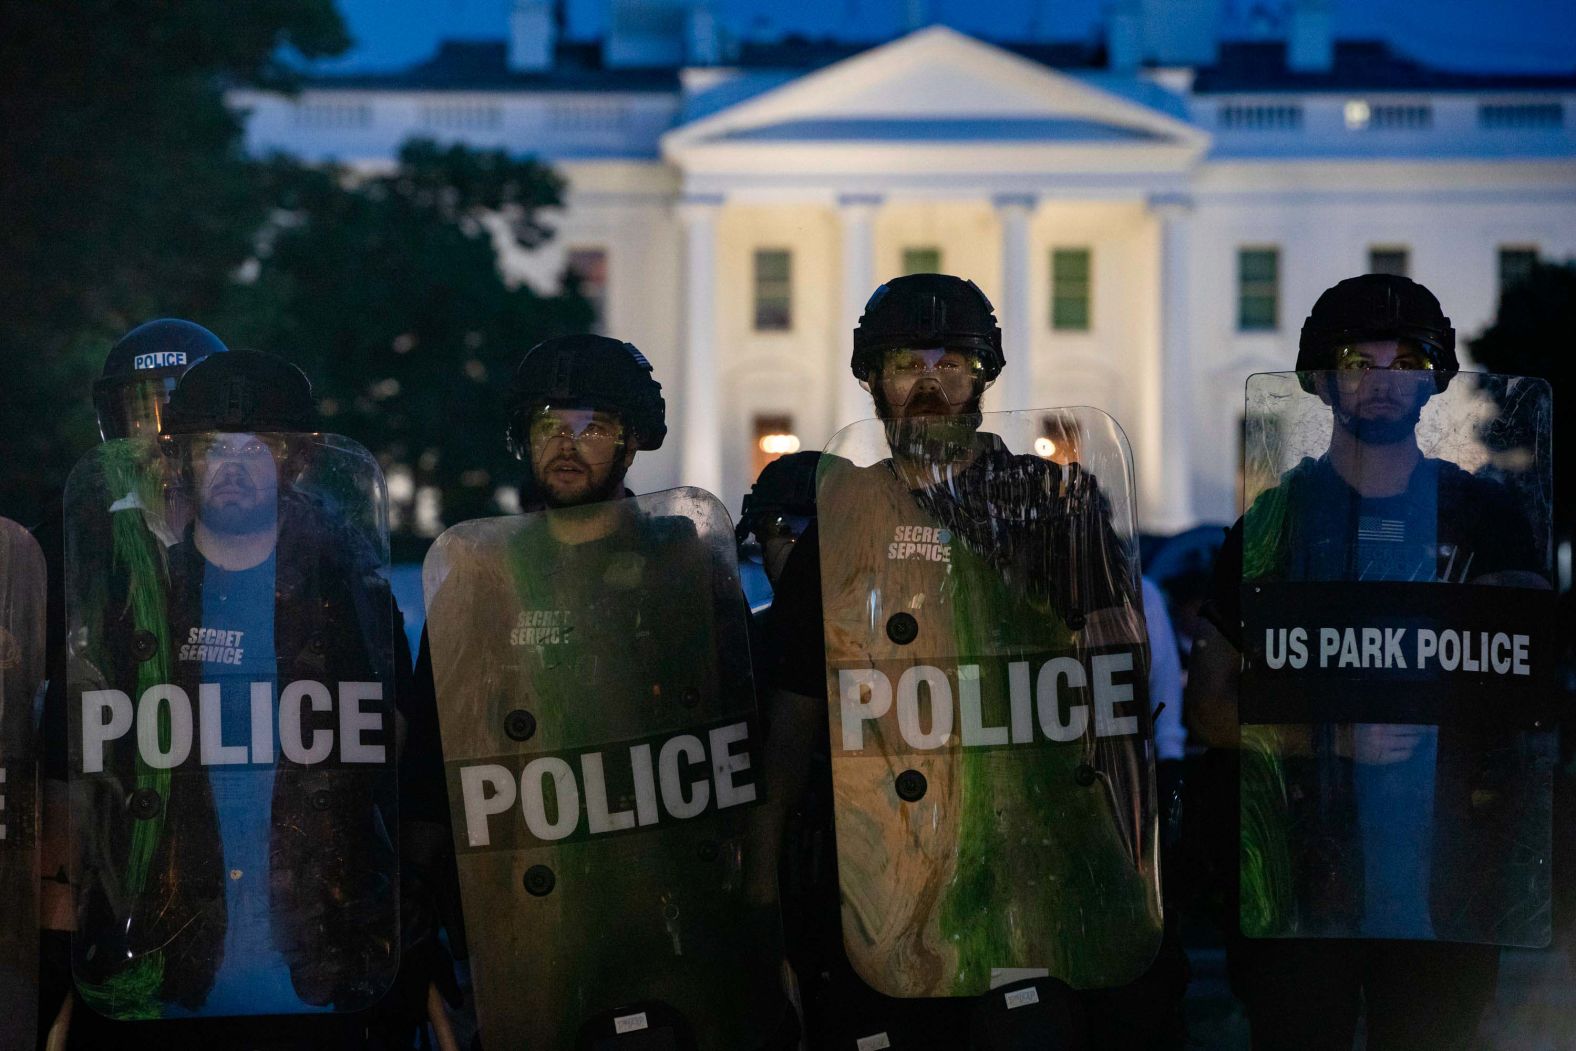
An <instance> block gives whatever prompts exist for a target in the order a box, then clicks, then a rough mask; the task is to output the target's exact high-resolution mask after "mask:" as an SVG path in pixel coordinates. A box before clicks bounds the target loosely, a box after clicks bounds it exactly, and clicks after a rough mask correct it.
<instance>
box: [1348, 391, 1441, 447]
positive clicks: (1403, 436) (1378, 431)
mask: <svg viewBox="0 0 1576 1051" xmlns="http://www.w3.org/2000/svg"><path fill="white" fill-rule="evenodd" d="M1426 400H1427V399H1426V398H1419V399H1417V400H1416V401H1415V402H1414V403H1413V405H1412V407H1411V409H1410V410H1408V411H1406V412H1404V413H1402V414H1401V415H1400V416H1399V417H1396V418H1394V419H1386V420H1370V419H1364V418H1363V417H1361V416H1358V415H1357V414H1356V413H1352V412H1348V411H1347V410H1346V409H1344V408H1343V407H1342V406H1341V403H1340V401H1339V400H1337V401H1336V402H1335V405H1334V408H1335V422H1336V423H1337V424H1339V425H1340V426H1341V428H1342V429H1343V430H1345V431H1347V432H1348V433H1349V434H1351V435H1352V437H1354V438H1356V439H1357V440H1358V441H1359V442H1362V443H1363V444H1364V445H1395V444H1397V443H1398V442H1404V441H1406V440H1408V439H1409V438H1411V437H1412V435H1413V434H1415V433H1416V432H1417V423H1418V421H1419V420H1420V419H1422V416H1423V404H1424V402H1425V401H1426Z"/></svg>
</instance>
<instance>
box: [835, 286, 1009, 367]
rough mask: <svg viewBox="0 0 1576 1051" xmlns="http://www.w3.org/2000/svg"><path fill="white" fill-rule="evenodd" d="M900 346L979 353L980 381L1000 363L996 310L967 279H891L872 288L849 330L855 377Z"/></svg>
mask: <svg viewBox="0 0 1576 1051" xmlns="http://www.w3.org/2000/svg"><path fill="white" fill-rule="evenodd" d="M902 347H948V348H951V349H955V350H971V351H973V352H974V353H975V354H978V355H979V359H980V364H981V366H982V367H983V369H984V377H985V382H986V383H989V382H991V381H992V380H994V379H995V378H996V377H997V375H998V374H1000V372H1001V369H1002V365H1004V364H1005V363H1006V358H1005V357H1003V355H1002V352H1001V329H1000V328H998V327H997V326H996V308H995V307H993V306H991V305H990V300H989V299H987V298H985V293H984V292H981V291H980V290H979V286H977V285H975V284H974V282H973V281H965V280H964V279H963V278H961V277H953V276H952V275H951V274H909V275H908V276H907V277H894V278H893V279H892V280H890V281H888V282H886V283H885V284H883V285H882V286H881V287H880V288H878V289H876V290H875V294H874V295H872V296H871V297H870V301H869V302H867V303H866V304H865V312H864V315H863V316H862V317H861V318H860V319H859V326H858V327H857V328H855V329H854V357H853V361H852V362H850V365H851V367H852V368H853V370H854V376H855V378H857V379H859V380H861V381H864V380H868V379H869V378H870V373H871V372H872V371H873V370H875V369H878V368H880V367H881V355H882V354H883V353H885V352H886V351H888V350H897V349H899V348H902Z"/></svg>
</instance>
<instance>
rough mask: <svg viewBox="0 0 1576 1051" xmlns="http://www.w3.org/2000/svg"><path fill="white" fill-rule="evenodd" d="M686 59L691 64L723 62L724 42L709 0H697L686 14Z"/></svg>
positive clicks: (702, 64) (713, 64)
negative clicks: (718, 30) (722, 42)
mask: <svg viewBox="0 0 1576 1051" xmlns="http://www.w3.org/2000/svg"><path fill="white" fill-rule="evenodd" d="M685 30H686V32H685V34H684V35H685V37H686V39H685V45H684V60H685V62H686V64H688V65H691V66H716V65H720V64H721V63H722V44H721V41H720V40H719V38H718V33H717V15H716V13H715V12H714V11H712V9H711V4H710V3H709V2H708V0H695V3H694V4H692V5H691V6H690V9H689V12H688V14H687V15H686V16H685Z"/></svg>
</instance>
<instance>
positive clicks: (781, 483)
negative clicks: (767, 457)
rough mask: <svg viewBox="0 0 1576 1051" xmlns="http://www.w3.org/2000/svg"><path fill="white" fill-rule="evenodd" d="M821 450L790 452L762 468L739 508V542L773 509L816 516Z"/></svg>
mask: <svg viewBox="0 0 1576 1051" xmlns="http://www.w3.org/2000/svg"><path fill="white" fill-rule="evenodd" d="M820 463H821V454H820V453H818V452H816V451H815V450H813V449H806V450H805V451H803V452H796V453H790V454H789V455H787V456H779V457H778V458H777V459H775V460H773V461H771V462H770V463H768V464H767V465H766V466H765V467H763V468H761V476H760V477H759V478H757V479H755V485H754V486H752V487H751V488H750V491H749V492H747V493H745V494H744V505H743V506H742V507H741V508H740V509H739V526H738V529H737V533H738V537H739V542H740V543H741V544H742V543H743V542H744V540H745V538H747V537H748V536H749V535H750V534H751V533H753V532H755V528H756V526H758V525H760V523H761V520H762V519H763V518H764V517H765V515H766V514H767V513H768V512H770V511H776V512H777V513H779V514H785V515H800V516H802V517H805V518H813V517H815V472H816V468H817V467H818V466H819V465H820Z"/></svg>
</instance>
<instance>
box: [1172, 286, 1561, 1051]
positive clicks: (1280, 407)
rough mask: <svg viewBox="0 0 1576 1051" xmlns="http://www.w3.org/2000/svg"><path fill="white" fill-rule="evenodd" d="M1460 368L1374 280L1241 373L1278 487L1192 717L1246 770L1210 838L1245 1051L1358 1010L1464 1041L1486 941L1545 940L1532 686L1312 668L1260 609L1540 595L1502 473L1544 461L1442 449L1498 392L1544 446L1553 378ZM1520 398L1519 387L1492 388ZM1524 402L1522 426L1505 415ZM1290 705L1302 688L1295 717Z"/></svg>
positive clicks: (1310, 1039) (1405, 1029)
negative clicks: (1466, 690)
mask: <svg viewBox="0 0 1576 1051" xmlns="http://www.w3.org/2000/svg"><path fill="white" fill-rule="evenodd" d="M1459 368H1460V366H1459V363H1458V361H1457V359H1456V353H1455V331H1454V329H1453V328H1452V327H1451V324H1450V320H1449V318H1447V317H1446V316H1445V315H1444V312H1443V311H1442V309H1441V307H1440V304H1439V301H1438V300H1437V299H1436V298H1435V297H1434V295H1433V294H1432V293H1431V292H1429V291H1428V289H1426V288H1424V287H1423V286H1422V285H1420V284H1417V283H1416V282H1413V281H1411V280H1409V279H1407V278H1405V277H1399V276H1395V275H1388V274H1367V275H1363V276H1360V277H1354V278H1350V279H1347V280H1344V281H1341V282H1340V283H1339V284H1337V285H1335V286H1334V287H1332V288H1330V289H1328V290H1326V291H1325V292H1324V293H1323V294H1322V295H1321V296H1320V297H1319V299H1318V301H1317V303H1315V305H1314V307H1313V310H1312V311H1311V312H1310V314H1309V316H1308V318H1307V321H1306V323H1305V324H1304V326H1303V329H1302V336H1301V341H1300V345H1299V349H1298V355H1297V372H1296V374H1294V375H1289V376H1281V375H1268V376H1258V377H1254V378H1253V379H1250V381H1249V386H1248V400H1249V412H1250V417H1251V415H1252V414H1253V413H1254V411H1255V410H1257V411H1258V412H1259V413H1261V414H1262V415H1263V416H1264V419H1263V421H1262V423H1261V424H1260V426H1261V427H1262V428H1263V433H1262V434H1260V435H1259V438H1258V442H1259V445H1258V447H1257V448H1256V447H1253V446H1250V447H1249V465H1248V466H1249V472H1250V475H1251V474H1252V473H1254V472H1255V471H1258V472H1259V473H1261V474H1264V475H1265V478H1264V481H1265V482H1266V483H1267V485H1266V487H1265V488H1264V489H1263V490H1262V491H1261V492H1259V493H1258V495H1257V496H1256V498H1253V499H1250V502H1249V507H1248V509H1247V511H1246V513H1245V514H1244V517H1243V518H1242V519H1240V520H1239V521H1238V522H1237V523H1236V525H1234V526H1233V527H1232V529H1231V531H1230V532H1229V533H1228V535H1227V538H1226V542H1225V545H1224V546H1223V547H1222V549H1221V552H1220V556H1219V559H1218V561H1217V563H1216V569H1215V577H1214V589H1213V596H1212V598H1211V602H1210V606H1209V607H1207V608H1206V614H1207V616H1208V620H1209V624H1208V625H1207V626H1206V627H1205V628H1204V630H1203V633H1202V634H1201V636H1200V637H1199V639H1198V641H1197V643H1196V644H1195V648H1194V652H1193V663H1192V666H1191V673H1190V677H1189V681H1188V688H1187V689H1188V700H1187V713H1188V717H1189V721H1190V724H1191V727H1192V730H1193V732H1194V733H1196V734H1198V735H1199V737H1200V738H1202V740H1203V741H1204V742H1205V743H1206V744H1207V745H1208V746H1209V747H1210V748H1211V749H1213V750H1214V751H1215V754H1216V756H1218V757H1222V758H1227V757H1229V759H1228V760H1227V762H1217V763H1216V764H1215V766H1216V767H1217V768H1223V767H1228V765H1229V767H1237V766H1240V775H1239V774H1238V773H1237V772H1236V770H1234V769H1231V770H1228V772H1227V774H1226V776H1225V778H1224V779H1221V783H1219V784H1217V785H1215V792H1214V793H1213V798H1212V802H1213V809H1212V814H1211V816H1210V817H1209V818H1207V819H1206V820H1205V821H1204V822H1202V823H1203V824H1205V825H1214V826H1218V828H1219V829H1220V830H1221V835H1220V838H1219V839H1218V840H1215V842H1214V846H1213V850H1212V853H1213V854H1215V855H1216V862H1215V864H1216V865H1218V868H1219V870H1220V882H1221V883H1222V884H1223V885H1224V890H1225V895H1224V896H1225V905H1226V910H1225V911H1226V914H1225V916H1224V917H1223V921H1224V923H1225V925H1226V929H1227V935H1228V939H1227V946H1228V964H1229V968H1230V974H1231V980H1232V987H1233V990H1234V992H1236V994H1237V995H1238V996H1239V997H1240V998H1241V999H1242V1000H1243V1001H1244V1003H1245V1005H1246V1007H1247V1012H1248V1017H1249V1019H1250V1021H1251V1023H1252V1028H1253V1046H1254V1047H1255V1048H1257V1049H1266V1051H1280V1049H1291V1048H1298V1049H1303V1048H1307V1049H1319V1051H1344V1049H1349V1048H1350V1047H1352V1046H1353V1042H1354V1039H1355V1038H1356V1032H1357V1028H1358V1025H1359V1020H1360V1019H1362V1020H1364V1025H1365V1029H1366V1046H1367V1047H1368V1048H1370V1049H1373V1051H1398V1049H1411V1048H1419V1049H1420V1048H1431V1049H1432V1048H1466V1047H1471V1046H1475V1045H1474V1040H1475V1036H1476V1031H1477V1027H1478V1023H1479V1021H1480V1019H1481V1018H1482V1016H1483V1013H1484V1011H1485V1009H1486V1008H1487V1007H1488V1005H1489V1004H1490V1003H1491V1002H1492V1001H1493V998H1494V992H1495V987H1496V984H1497V975H1498V966H1499V948H1498V945H1500V944H1507V945H1536V944H1540V943H1542V944H1546V939H1547V936H1548V915H1549V906H1548V894H1549V887H1548V879H1549V874H1548V869H1549V866H1548V865H1547V859H1548V856H1549V844H1548V835H1549V831H1548V795H1549V783H1548V769H1549V764H1550V763H1551V761H1552V760H1551V756H1552V753H1551V751H1550V747H1549V746H1550V743H1551V742H1550V741H1549V740H1548V738H1549V736H1550V735H1549V734H1548V733H1547V731H1540V730H1538V729H1537V716H1536V715H1535V714H1532V715H1527V716H1526V717H1525V721H1523V720H1522V713H1523V711H1525V708H1524V707H1518V706H1521V705H1524V702H1526V701H1527V700H1529V699H1535V698H1534V697H1533V695H1535V694H1536V693H1537V692H1538V687H1537V686H1536V685H1535V683H1533V682H1530V681H1524V682H1522V683H1516V684H1502V685H1499V686H1495V685H1494V684H1493V683H1492V682H1485V683H1482V684H1480V686H1479V689H1478V692H1475V693H1474V694H1473V695H1472V699H1471V702H1470V704H1469V705H1468V707H1467V710H1464V711H1463V710H1462V709H1459V708H1452V707H1451V706H1450V703H1449V698H1450V697H1451V691H1452V685H1451V682H1450V681H1448V679H1446V678H1445V677H1443V673H1442V672H1437V671H1436V672H1425V671H1424V669H1423V666H1422V664H1421V663H1420V661H1421V658H1417V660H1418V661H1419V663H1418V664H1415V665H1408V664H1405V663H1403V664H1402V665H1401V668H1406V669H1409V670H1407V671H1400V670H1396V671H1373V670H1367V669H1369V668H1370V667H1371V666H1370V665H1369V664H1367V663H1366V662H1365V663H1364V664H1363V665H1362V667H1363V668H1364V669H1365V670H1364V671H1363V672H1362V673H1361V674H1355V673H1354V674H1353V675H1352V676H1351V677H1349V678H1348V679H1347V680H1345V681H1344V682H1343V684H1341V685H1339V686H1337V685H1335V684H1333V683H1332V682H1331V681H1330V680H1328V679H1322V680H1321V679H1316V678H1313V676H1315V675H1316V674H1317V673H1316V672H1315V671H1314V667H1315V664H1311V663H1307V662H1305V663H1304V664H1295V665H1288V663H1287V661H1286V659H1285V654H1284V652H1283V653H1282V654H1281V658H1280V659H1279V660H1278V661H1277V660H1275V659H1274V658H1273V657H1271V656H1267V654H1266V650H1265V645H1266V642H1265V633H1264V630H1263V629H1262V628H1260V627H1259V626H1258V625H1259V624H1260V623H1275V622H1276V617H1275V616H1273V615H1272V614H1270V613H1269V612H1267V611H1269V610H1271V609H1273V608H1275V607H1274V606H1272V605H1271V603H1272V602H1275V601H1278V599H1277V598H1276V596H1280V595H1284V596H1286V597H1287V601H1289V602H1293V603H1294V604H1296V605H1298V606H1304V605H1305V604H1306V603H1309V602H1313V601H1319V602H1321V603H1323V605H1321V606H1320V607H1319V608H1320V610H1321V612H1320V613H1319V616H1320V617H1322V618H1325V619H1324V620H1323V621H1322V623H1325V624H1332V623H1337V622H1338V618H1339V617H1341V616H1355V617H1367V618H1370V619H1369V621H1368V622H1370V623H1372V622H1377V623H1383V624H1387V625H1401V626H1402V627H1401V628H1400V629H1395V630H1402V631H1410V630H1412V629H1413V627H1414V626H1417V625H1423V624H1429V623H1439V622H1440V620H1441V619H1443V618H1441V617H1440V612H1441V611H1450V616H1452V617H1454V616H1461V615H1462V614H1463V613H1464V612H1466V607H1470V606H1473V605H1478V606H1482V607H1484V609H1486V610H1491V611H1492V612H1490V613H1489V617H1490V619H1497V620H1501V621H1506V620H1510V619H1513V618H1514V617H1516V616H1517V615H1524V614H1518V613H1517V612H1516V611H1518V610H1521V611H1526V610H1532V609H1536V608H1537V607H1538V605H1539V603H1540V601H1541V600H1542V599H1545V598H1550V597H1551V595H1550V593H1549V591H1548V588H1549V582H1548V571H1549V564H1548V560H1549V555H1548V546H1549V545H1548V541H1547V505H1546V504H1543V505H1542V506H1541V508H1540V507H1539V506H1538V501H1539V500H1542V499H1543V497H1542V495H1541V494H1542V492H1543V491H1545V490H1546V486H1545V485H1544V484H1541V483H1540V482H1539V481H1538V479H1537V478H1536V477H1531V478H1530V479H1529V480H1528V482H1527V484H1525V485H1524V486H1522V488H1521V489H1519V490H1518V489H1517V487H1516V485H1515V484H1507V482H1511V483H1515V480H1516V475H1517V473H1518V472H1521V473H1524V474H1528V475H1533V476H1535V475H1536V472H1537V468H1538V466H1539V463H1538V461H1539V457H1538V456H1536V455H1532V456H1528V457H1526V459H1525V463H1521V466H1519V467H1518V466H1516V465H1517V464H1518V463H1520V461H1519V460H1518V459H1517V457H1515V456H1507V457H1506V458H1505V460H1504V461H1503V463H1504V467H1503V468H1496V467H1489V468H1482V467H1480V466H1479V465H1477V464H1474V463H1472V462H1471V461H1470V460H1464V461H1463V462H1464V463H1465V464H1466V466H1465V468H1464V467H1463V466H1462V465H1461V464H1458V463H1456V462H1453V459H1452V457H1454V456H1457V455H1460V451H1461V449H1462V448H1465V449H1466V450H1467V451H1468V452H1471V451H1473V450H1472V448H1471V443H1472V442H1474V441H1475V440H1477V438H1476V436H1477V434H1478V428H1479V427H1480V426H1482V422H1481V413H1482V409H1483V405H1484V404H1485V403H1490V402H1493V401H1498V402H1499V403H1500V405H1501V411H1502V412H1503V413H1504V414H1505V415H1504V416H1502V417H1501V418H1499V419H1496V420H1494V421H1492V425H1491V428H1490V429H1491V430H1494V431H1496V432H1497V433H1498V435H1499V438H1500V439H1501V440H1503V439H1507V438H1508V439H1514V440H1524V439H1530V441H1532V442H1536V441H1538V440H1539V439H1540V438H1542V439H1546V437H1547V436H1546V434H1543V435H1541V436H1540V435H1539V434H1538V433H1537V432H1538V429H1539V427H1540V426H1542V425H1546V422H1547V388H1546V387H1544V386H1542V385H1541V383H1540V381H1528V380H1523V379H1518V378H1510V377H1492V376H1472V375H1465V374H1463V375H1458V372H1459ZM1452 384H1453V385H1454V389H1450V390H1448V393H1447V388H1451V387H1452ZM1518 385H1519V386H1518ZM1463 388H1466V389H1465V390H1463ZM1510 390H1519V391H1520V396H1519V397H1509V398H1507V397H1493V398H1491V397H1489V396H1488V395H1490V394H1492V393H1493V392H1496V391H1499V392H1503V391H1510ZM1458 394H1460V395H1461V396H1460V397H1459V398H1458V397H1457V395H1458ZM1477 394H1481V395H1482V396H1481V397H1474V395H1477ZM1430 401H1434V402H1435V405H1434V406H1433V408H1434V410H1435V411H1436V413H1437V414H1438V416H1437V420H1436V427H1437V434H1436V437H1435V439H1433V440H1432V441H1425V440H1424V438H1423V436H1422V435H1421V434H1420V428H1419V420H1420V416H1421V413H1422V410H1423V408H1424V406H1425V405H1427V404H1428V403H1429V402H1430ZM1540 406H1541V409H1540ZM1518 407H1525V408H1526V410H1527V412H1528V413H1530V417H1528V418H1530V419H1531V420H1533V423H1532V425H1531V426H1530V427H1528V426H1525V425H1522V426H1516V425H1508V424H1513V423H1514V422H1515V419H1516V416H1515V414H1516V411H1517V409H1518ZM1315 423H1317V424H1318V426H1314V424H1315ZM1522 424H1525V419H1524V420H1522ZM1438 434H1443V435H1444V436H1445V437H1446V440H1445V441H1440V440H1439V438H1438ZM1431 446H1433V447H1431ZM1535 448H1536V445H1531V446H1529V451H1530V449H1535ZM1288 467H1289V469H1288ZM1545 470H1546V467H1545ZM1277 472H1279V473H1278V474H1277ZM1496 474H1498V475H1499V476H1498V477H1496V476H1495V475H1496ZM1528 493H1532V494H1535V495H1533V496H1531V498H1530V499H1529V498H1528V496H1527V494H1528ZM1249 496H1250V497H1253V492H1252V490H1250V492H1249ZM1539 511H1541V515H1542V518H1543V519H1544V521H1543V526H1542V529H1541V532H1540V530H1539V528H1538V514H1539ZM1462 585H1472V587H1470V588H1467V587H1462ZM1337 588H1339V589H1344V590H1339V591H1336V590H1332V589H1337ZM1321 589H1322V590H1321ZM1321 594H1324V595H1331V596H1338V597H1337V598H1333V599H1328V600H1327V599H1320V598H1318V596H1319V595H1321ZM1332 603H1333V604H1332ZM1490 603H1494V604H1497V605H1494V606H1491V605H1489V604H1490ZM1282 616H1284V614H1282ZM1534 619H1536V615H1535V614H1534ZM1282 622H1284V621H1282ZM1485 623H1487V621H1485ZM1533 630H1537V629H1536V628H1534V629H1533ZM1533 637H1535V636H1533ZM1534 650H1536V646H1534ZM1535 656H1536V655H1535ZM1345 660H1346V658H1345V656H1344V654H1343V656H1342V665H1341V666H1342V667H1345V666H1346V663H1345ZM1485 663H1486V662H1485ZM1317 664H1318V665H1322V664H1323V661H1322V660H1320V661H1318V662H1317ZM1386 667H1389V665H1386ZM1270 669H1277V670H1278V672H1280V673H1284V674H1285V675H1286V676H1287V677H1286V678H1285V679H1282V680H1280V681H1279V682H1278V683H1274V682H1271V681H1270V680H1269V679H1268V675H1269V674H1270ZM1294 669H1306V670H1303V671H1296V670H1294ZM1431 675H1435V676H1439V677H1437V678H1431V677H1430V676H1431ZM1299 679H1300V680H1301V681H1300V682H1299ZM1303 683H1308V684H1310V685H1303ZM1507 685H1508V689H1507ZM1496 691H1497V692H1496ZM1294 698H1311V699H1310V700H1308V701H1307V702H1306V707H1305V708H1304V709H1303V710H1292V707H1290V705H1291V704H1292V703H1293V700H1292V699H1294ZM1419 702H1420V703H1419ZM1250 703H1251V705H1252V706H1253V707H1252V710H1250V707H1249V705H1250ZM1296 703H1299V704H1300V703H1302V702H1296ZM1408 705H1410V706H1409V707H1408ZM1231 759H1234V760H1235V762H1230V760H1231ZM1239 778H1240V788H1239V785H1238V784H1236V783H1231V782H1238V781H1239ZM1239 794H1240V802H1239ZM1239 814H1240V828H1238V817H1239ZM1239 842H1240V846H1239ZM1239 851H1240V857H1239Z"/></svg>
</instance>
